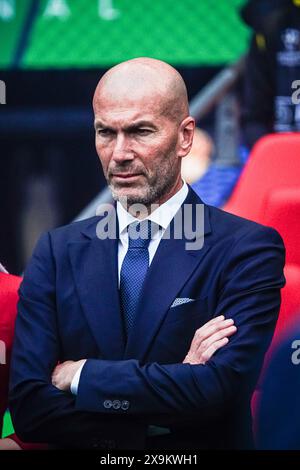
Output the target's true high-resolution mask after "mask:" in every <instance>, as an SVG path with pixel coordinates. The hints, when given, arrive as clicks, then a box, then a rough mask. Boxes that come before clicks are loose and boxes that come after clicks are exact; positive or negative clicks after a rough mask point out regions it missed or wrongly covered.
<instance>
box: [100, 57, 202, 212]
mask: <svg viewBox="0 0 300 470" xmlns="http://www.w3.org/2000/svg"><path fill="white" fill-rule="evenodd" d="M93 107H94V112H95V129H96V149H97V153H98V155H99V158H100V161H101V163H102V167H103V171H104V174H105V177H106V179H107V182H108V184H109V186H110V188H111V190H112V193H113V196H114V198H115V199H119V200H121V201H122V198H127V202H128V203H129V204H133V203H142V204H145V205H146V206H148V207H149V206H150V205H151V204H162V203H163V202H165V201H166V200H167V199H169V198H170V197H171V196H172V195H173V194H175V192H176V191H177V190H178V189H179V188H180V187H181V184H182V182H181V176H180V168H181V158H182V157H184V156H185V155H187V154H188V152H189V150H190V148H191V145H192V140H193V132H194V125H195V123H194V119H193V118H192V117H190V116H189V111H188V99H187V92H186V87H185V84H184V82H183V79H182V77H181V76H180V74H179V73H178V72H177V71H176V70H175V69H174V68H173V67H171V66H170V65H168V64H166V63H165V62H162V61H159V60H155V59H149V58H139V59H133V60H129V61H127V62H123V63H121V64H119V65H117V66H115V67H113V68H112V69H110V70H109V71H108V72H107V73H106V74H105V75H104V76H103V77H102V78H101V80H100V82H99V83H98V86H97V88H96V91H95V95H94V100H93Z"/></svg>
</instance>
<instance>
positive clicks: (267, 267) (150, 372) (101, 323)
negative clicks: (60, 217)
mask: <svg viewBox="0 0 300 470" xmlns="http://www.w3.org/2000/svg"><path fill="white" fill-rule="evenodd" d="M185 203H186V204H191V205H192V207H193V210H194V209H195V207H196V204H200V203H201V200H200V199H199V198H198V196H197V195H196V194H195V193H194V192H193V191H192V190H191V189H189V194H188V196H187V199H186V201H185ZM98 221H99V217H94V218H92V219H89V220H85V221H82V222H78V223H74V224H71V225H68V226H65V227H61V228H58V229H56V230H53V231H51V232H49V233H46V234H44V235H43V236H42V237H41V239H40V241H39V242H38V244H37V247H36V249H35V251H34V254H33V257H32V259H31V261H30V263H29V265H28V267H27V269H26V272H25V276H24V280H23V283H22V285H21V288H20V301H19V312H18V317H17V322H16V334H15V343H14V348H13V358H12V368H11V387H10V388H11V390H10V407H11V413H12V418H13V423H14V426H15V429H16V432H17V433H18V434H19V435H20V437H21V438H22V439H24V440H25V441H26V440H30V441H42V442H50V443H52V444H53V445H58V446H61V447H68V446H70V447H71V446H75V447H76V446H80V447H85V448H89V447H96V448H97V447H108V448H110V447H111V448H113V447H117V448H143V447H144V446H146V447H151V446H154V447H155V446H158V447H159V446H161V447H163V448H188V447H189V448H247V447H251V445H252V437H251V415H250V406H249V402H250V397H251V393H252V391H253V389H254V387H255V383H256V381H257V378H258V375H259V371H260V368H261V365H262V361H263V356H264V353H265V351H266V349H267V347H268V345H269V343H270V340H271V337H272V334H273V331H274V327H275V324H276V320H277V316H278V312H279V307H280V288H281V287H282V286H283V285H284V276H283V265H284V247H283V243H282V240H281V238H280V236H279V235H278V233H277V232H276V231H275V230H273V229H271V228H267V227H263V226H261V225H258V224H256V223H254V222H250V221H247V220H244V219H241V218H239V217H236V216H233V215H230V214H228V213H226V212H223V211H221V210H219V209H216V208H214V207H210V206H205V211H204V246H203V248H202V249H200V250H196V251H187V250H186V249H185V243H186V240H185V239H182V240H180V239H174V238H173V239H172V238H171V239H169V240H167V239H162V240H161V242H160V244H159V247H158V249H157V252H156V254H155V256H154V259H153V261H152V263H151V266H150V268H149V272H148V275H147V278H146V281H145V284H144V291H143V296H142V302H141V304H140V307H139V309H138V313H137V318H136V322H135V325H134V328H133V331H132V332H131V333H130V336H129V338H128V342H127V344H125V341H124V336H123V328H122V317H121V312H120V304H119V292H118V274H117V247H118V240H109V239H107V240H99V238H98V237H97V236H96V225H97V222H98ZM196 236H200V234H198V235H196ZM178 297H180V298H190V299H195V300H194V301H193V302H189V303H185V304H182V305H178V306H176V307H172V308H170V307H171V305H172V303H173V301H174V299H175V298H178ZM220 314H224V315H225V316H226V317H228V318H233V319H234V321H235V324H236V326H237V328H238V330H237V333H236V334H235V335H234V336H233V337H231V339H230V341H229V343H228V344H227V345H226V346H224V347H223V348H222V349H221V350H219V351H217V352H216V353H215V355H214V356H213V357H212V358H211V359H210V360H209V362H208V363H207V364H206V365H190V364H182V361H183V360H184V358H185V355H186V354H187V352H188V350H189V346H190V343H191V341H192V338H193V336H194V333H195V331H196V329H197V328H199V327H200V326H201V325H203V324H204V323H206V322H207V321H208V320H210V319H212V318H213V317H215V316H218V315H220ZM84 358H87V359H88V360H87V362H86V364H85V366H84V368H83V370H82V374H81V380H80V384H79V389H78V395H77V397H75V396H73V395H71V394H70V393H66V392H62V391H60V390H58V389H57V388H55V387H54V386H53V385H51V373H52V371H53V369H54V368H55V366H56V364H57V363H58V361H60V362H63V361H66V360H75V361H76V360H79V359H84ZM149 424H151V425H156V426H163V427H165V428H168V429H169V430H170V434H168V435H166V436H161V437H157V438H151V439H152V440H151V439H149V438H147V439H146V440H145V436H146V434H147V429H148V425H149Z"/></svg>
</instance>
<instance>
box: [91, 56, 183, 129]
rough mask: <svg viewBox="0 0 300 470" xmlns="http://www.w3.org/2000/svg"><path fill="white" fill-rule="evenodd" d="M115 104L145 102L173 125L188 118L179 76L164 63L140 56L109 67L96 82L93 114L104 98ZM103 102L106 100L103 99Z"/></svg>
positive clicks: (181, 81) (181, 80)
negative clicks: (155, 108) (170, 120)
mask: <svg viewBox="0 0 300 470" xmlns="http://www.w3.org/2000/svg"><path fill="white" fill-rule="evenodd" d="M110 97H111V98H112V99H113V100H114V101H115V102H118V103H122V101H123V100H124V99H126V103H128V104H129V105H130V102H132V103H136V102H137V101H140V100H141V102H143V103H144V102H145V103H147V99H150V100H151V104H152V106H157V108H160V112H161V114H163V115H165V116H169V117H170V118H171V119H172V120H175V122H181V121H182V120H183V119H184V118H185V117H187V116H188V113H189V109H188V97H187V91H186V86H185V83H184V81H183V79H182V77H181V75H180V74H179V73H178V72H177V70H175V69H174V67H171V66H170V65H169V64H167V63H166V62H163V61H160V60H156V59H150V58H147V57H141V58H137V59H132V60H128V61H126V62H122V63H121V64H118V65H116V66H115V67H112V68H111V69H110V70H108V72H106V73H105V75H104V76H103V77H102V78H101V80H100V81H99V83H98V85H97V88H96V91H95V94H94V99H93V106H94V109H95V111H96V110H97V108H99V106H100V107H101V106H102V104H103V98H105V99H107V98H110ZM104 101H105V100H104Z"/></svg>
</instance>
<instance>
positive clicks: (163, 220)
mask: <svg viewBox="0 0 300 470" xmlns="http://www.w3.org/2000/svg"><path fill="white" fill-rule="evenodd" d="M188 191H189V190H188V185H187V184H186V182H185V181H183V185H182V187H181V188H180V189H179V191H177V193H175V194H174V196H172V197H171V198H170V199H168V200H167V201H166V202H164V203H163V204H161V205H160V206H159V207H158V208H157V209H155V210H154V211H153V212H152V213H151V214H150V215H149V216H148V217H146V219H148V220H151V221H152V222H155V223H156V224H158V225H159V226H160V227H162V229H163V230H165V229H166V228H167V227H168V225H169V224H170V222H171V220H172V219H173V217H174V216H175V214H176V212H177V211H178V209H179V208H180V206H181V205H182V204H183V202H184V200H185V199H186V197H187V195H188ZM117 215H118V221H119V236H120V235H122V234H123V233H124V232H125V231H126V230H127V227H128V225H130V224H131V223H132V222H135V221H138V219H136V218H135V217H133V216H132V215H131V214H130V213H129V212H127V211H126V210H125V209H124V207H123V206H122V204H121V203H120V202H119V201H118V202H117ZM146 219H145V220H146Z"/></svg>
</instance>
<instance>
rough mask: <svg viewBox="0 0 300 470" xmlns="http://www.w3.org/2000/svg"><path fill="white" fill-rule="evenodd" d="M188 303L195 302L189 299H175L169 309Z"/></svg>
mask: <svg viewBox="0 0 300 470" xmlns="http://www.w3.org/2000/svg"><path fill="white" fill-rule="evenodd" d="M189 302H195V299H190V298H189V297H177V299H175V300H174V302H173V303H172V305H171V307H170V308H173V307H177V306H178V305H182V304H188V303H189Z"/></svg>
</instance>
